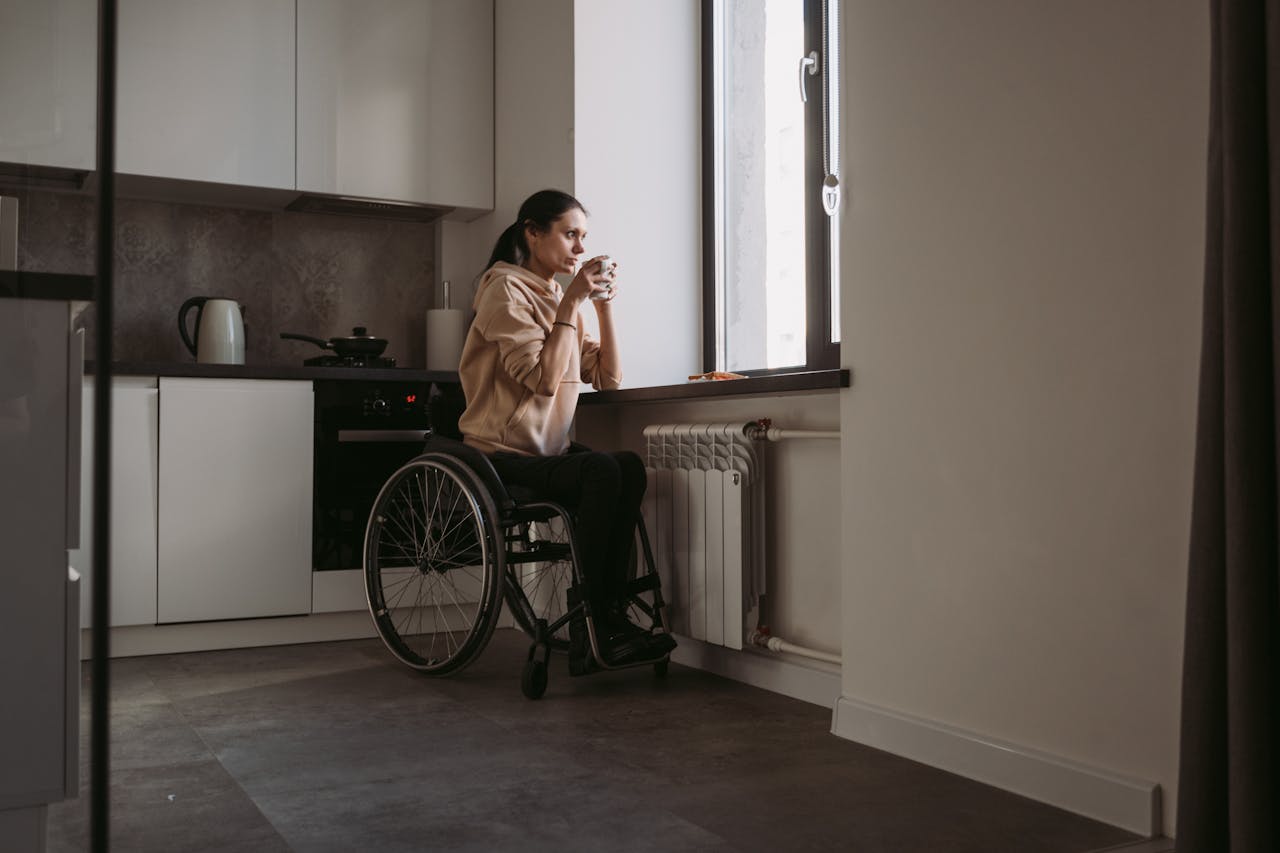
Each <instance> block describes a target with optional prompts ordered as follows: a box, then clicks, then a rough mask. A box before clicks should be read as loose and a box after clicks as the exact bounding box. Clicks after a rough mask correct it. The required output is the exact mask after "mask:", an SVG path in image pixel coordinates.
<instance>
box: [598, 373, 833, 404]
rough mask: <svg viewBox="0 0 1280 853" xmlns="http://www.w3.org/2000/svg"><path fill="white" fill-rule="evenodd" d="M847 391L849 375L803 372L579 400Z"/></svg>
mask: <svg viewBox="0 0 1280 853" xmlns="http://www.w3.org/2000/svg"><path fill="white" fill-rule="evenodd" d="M848 387H849V371H848V370H847V369H839V370H806V371H801V372H797V373H775V374H773V375H771V376H748V377H747V378H745V379H722V380H715V381H698V382H685V383H682V384H680V385H658V386H654V387H651V388H619V389H618V390H616V391H596V392H595V393H592V394H583V395H582V396H581V397H579V398H578V405H580V406H592V405H594V406H607V405H615V404H619V403H663V402H668V401H672V400H704V399H708V398H711V397H761V396H766V395H770V394H785V393H790V392H794V391H826V390H832V391H834V390H839V389H840V388H848Z"/></svg>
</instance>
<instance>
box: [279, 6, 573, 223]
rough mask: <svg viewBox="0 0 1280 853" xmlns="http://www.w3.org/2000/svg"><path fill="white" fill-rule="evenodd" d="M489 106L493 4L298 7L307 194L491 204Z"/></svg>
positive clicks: (301, 147) (301, 157) (301, 154)
mask: <svg viewBox="0 0 1280 853" xmlns="http://www.w3.org/2000/svg"><path fill="white" fill-rule="evenodd" d="M566 97H572V94H571V93H569V94H567V95H566ZM493 103H494V100H493V3H492V0H298V107H297V109H298V112H297V119H298V149H297V164H298V173H297V174H298V189H299V190H303V191H309V192H320V193H334V194H340V195H353V196H363V197H371V198H385V199H393V200H399V201H416V202H429V203H432V204H439V205H449V206H454V207H462V208H476V209H492V208H493Z"/></svg>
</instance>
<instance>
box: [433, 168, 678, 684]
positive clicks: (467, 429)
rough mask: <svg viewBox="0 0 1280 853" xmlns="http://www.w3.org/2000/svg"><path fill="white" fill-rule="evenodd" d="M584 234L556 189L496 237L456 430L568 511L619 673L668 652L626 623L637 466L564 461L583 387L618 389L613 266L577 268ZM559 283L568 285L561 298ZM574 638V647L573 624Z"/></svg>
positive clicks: (594, 261) (625, 456)
mask: <svg viewBox="0 0 1280 853" xmlns="http://www.w3.org/2000/svg"><path fill="white" fill-rule="evenodd" d="M586 236H587V212H586V210H585V209H584V208H583V206H582V204H581V202H579V201H578V200H577V199H575V198H574V197H573V196H571V195H569V194H567V193H563V192H560V191H558V190H542V191H541V192H536V193H534V194H533V195H531V196H530V197H529V198H528V199H526V200H525V202H524V204H522V205H521V206H520V212H519V215H518V216H517V217H516V221H515V222H514V223H512V224H511V225H510V226H509V227H508V228H507V229H506V230H505V231H503V232H502V235H501V236H500V237H499V238H498V241H497V244H496V245H495V246H494V249H493V254H492V256H491V257H490V258H489V268H488V270H487V271H486V272H485V273H484V275H483V276H481V278H480V281H479V284H478V285H477V288H476V296H475V301H474V303H473V307H474V309H475V319H474V320H473V321H472V323H471V329H470V331H469V332H468V333H467V339H466V342H465V343H464V344H463V348H462V359H461V364H460V365H459V368H458V371H459V374H460V376H461V379H462V390H463V393H464V394H465V396H466V399H467V408H466V410H465V411H464V412H463V413H462V417H461V418H459V420H458V427H459V429H460V430H461V431H462V435H463V440H464V441H466V443H467V444H469V445H471V446H472V447H475V448H477V449H479V450H481V451H482V452H484V453H486V454H489V456H490V458H491V459H492V461H493V467H494V468H495V469H496V470H497V472H498V476H499V477H501V478H502V480H503V481H504V482H505V483H508V484H510V485H519V486H524V487H526V488H529V489H531V490H533V491H535V492H536V493H537V494H539V495H540V496H543V497H545V498H546V499H547V500H552V501H555V502H557V503H560V504H562V505H564V506H567V507H570V508H573V509H574V510H575V511H576V522H575V545H576V550H577V554H578V558H579V560H580V561H581V563H582V566H581V569H582V573H583V576H584V578H585V581H586V586H587V593H588V595H589V600H590V604H591V613H592V617H593V621H594V623H595V626H596V631H597V639H598V640H599V642H600V645H601V649H600V652H601V654H602V655H603V656H604V657H605V659H606V662H607V663H622V662H625V660H627V659H628V658H633V657H634V658H641V657H654V656H657V655H661V654H664V653H665V652H667V651H670V649H671V648H673V647H674V645H675V643H674V641H673V640H671V638H670V636H669V635H666V634H661V635H651V634H649V632H647V631H645V630H643V629H642V628H640V627H638V626H636V625H633V624H631V623H630V622H629V621H628V620H627V618H626V616H625V604H624V593H625V590H624V587H625V584H626V568H627V562H628V555H629V551H630V547H631V542H632V538H633V537H634V535H635V523H636V522H635V519H636V517H637V516H638V514H639V511H640V499H641V498H642V497H643V496H644V489H645V473H644V464H643V463H642V462H641V461H640V457H639V456H637V455H636V454H634V453H630V452H626V451H623V452H617V453H601V452H584V453H569V452H568V451H569V428H570V426H571V425H572V423H573V415H574V410H575V408H576V407H577V403H578V390H579V385H580V384H581V383H583V382H588V383H590V384H591V385H592V386H593V387H595V388H597V389H608V388H617V387H618V385H619V383H620V382H621V377H622V368H621V364H620V362H619V358H618V350H617V345H616V341H615V336H614V327H613V300H614V299H615V298H616V297H617V295H618V292H619V288H618V286H617V281H616V275H617V266H618V265H617V264H615V263H611V262H609V260H608V258H607V257H605V256H603V255H597V256H595V257H593V258H591V259H589V260H588V261H586V262H585V263H582V264H579V260H580V258H581V257H582V255H583V254H585V252H586V249H585V248H584V247H583V243H584V241H585V240H586ZM557 273H563V274H565V275H572V276H573V280H572V281H571V282H570V284H569V286H568V287H567V288H565V289H563V290H562V289H561V287H560V285H559V284H558V283H557V282H556V281H555V279H554V276H555V275H556V274H557ZM575 273H576V275H575ZM587 302H590V303H591V304H592V305H593V306H594V307H595V311H596V318H597V320H598V321H599V328H600V340H599V341H598V342H597V341H595V340H593V339H592V338H591V337H590V336H588V335H587V334H586V333H585V331H584V330H583V327H582V323H581V317H580V310H581V308H582V306H583V304H584V303H587ZM570 630H571V633H573V634H574V635H575V636H574V640H575V642H574V645H575V646H580V644H581V635H580V628H579V626H577V625H571V626H570ZM582 652H583V650H582V649H580V648H579V649H577V654H582ZM575 663H580V661H575Z"/></svg>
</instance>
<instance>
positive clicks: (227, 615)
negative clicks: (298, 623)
mask: <svg viewBox="0 0 1280 853" xmlns="http://www.w3.org/2000/svg"><path fill="white" fill-rule="evenodd" d="M312 411H313V396H312V390H311V383H310V382H294V381H283V380H234V379H180V378H168V377H161V379H160V425H161V430H160V456H159V460H160V511H159V546H158V585H157V611H158V617H159V619H158V621H159V622H160V623H169V622H195V621H206V620H215V619H243V618H246V617H256V616H284V615H291V614H304V613H310V611H311V512H312V497H311V494H312V444H313V437H312V430H313V421H312Z"/></svg>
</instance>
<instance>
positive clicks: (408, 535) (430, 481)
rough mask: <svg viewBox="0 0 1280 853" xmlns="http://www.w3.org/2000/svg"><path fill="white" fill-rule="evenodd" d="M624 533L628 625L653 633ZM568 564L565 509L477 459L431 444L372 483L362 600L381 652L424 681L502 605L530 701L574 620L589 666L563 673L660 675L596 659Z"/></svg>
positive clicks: (445, 668) (578, 578) (664, 664)
mask: <svg viewBox="0 0 1280 853" xmlns="http://www.w3.org/2000/svg"><path fill="white" fill-rule="evenodd" d="M636 530H637V534H638V539H639V545H640V547H639V549H638V552H637V557H638V558H643V560H644V566H645V569H646V571H645V573H644V574H641V575H639V576H638V577H635V578H633V579H631V581H630V583H629V585H628V588H627V594H628V605H629V607H630V608H631V614H632V616H633V618H634V619H635V621H637V622H639V623H641V624H644V623H645V622H647V623H648V624H649V625H650V626H651V627H650V630H651V631H652V632H654V633H665V632H666V626H665V622H664V618H663V617H664V613H663V611H664V609H665V607H666V603H665V601H664V600H663V598H662V588H661V583H660V581H659V578H658V575H657V573H656V572H655V571H654V561H653V552H652V549H651V547H650V544H649V537H648V532H647V531H646V530H645V527H644V519H643V518H637V520H636ZM542 533H545V538H540V536H539V534H542ZM580 565H581V564H580V561H579V560H578V559H577V552H576V545H575V542H574V536H573V516H572V514H571V513H570V512H569V511H568V510H566V509H565V508H564V507H563V506H560V505H559V504H556V503H554V502H551V501H545V500H540V499H538V498H537V497H536V496H534V495H531V494H528V493H525V492H524V491H523V490H521V489H519V488H510V489H509V488H508V487H507V486H506V485H505V484H503V482H502V481H501V479H500V478H499V477H498V475H497V472H496V471H495V470H494V468H493V465H492V463H491V462H490V461H489V459H488V458H487V457H486V456H485V455H484V454H483V453H481V452H480V451H478V450H476V449H475V448H473V447H469V446H468V445H466V444H464V443H462V442H460V441H457V440H454V439H451V438H445V437H443V436H438V435H433V436H429V437H428V440H427V443H426V446H425V449H424V451H423V453H421V454H420V455H419V456H417V457H415V458H414V459H411V460H410V461H409V462H407V463H405V464H404V465H403V466H401V467H400V468H399V469H398V470H397V471H396V472H395V473H394V474H392V475H391V477H390V478H388V480H387V481H386V483H384V484H383V486H382V488H381V490H380V491H379V492H378V496H377V498H376V499H375V500H374V503H373V508H372V510H371V511H370V514H369V522H368V525H367V527H366V529H365V545H364V578H365V592H366V598H367V600H368V604H369V613H370V615H371V617H372V618H373V621H374V625H375V627H376V628H377V631H378V636H379V637H380V638H381V639H382V642H383V644H384V645H385V646H386V647H387V649H388V650H389V651H390V652H391V653H392V654H393V655H394V656H395V657H396V658H397V659H398V660H400V661H401V662H402V663H404V664H405V665H407V666H409V667H411V668H413V669H415V670H418V671H419V672H422V673H425V674H428V675H437V676H442V675H448V674H450V673H454V672H458V671H460V670H462V669H463V668H465V667H466V666H467V665H468V664H470V663H471V662H472V661H473V660H475V658H476V657H478V656H479V654H480V653H481V652H482V651H483V650H484V648H485V646H486V645H487V644H488V642H489V639H490V638H491V637H492V635H493V631H494V628H495V627H496V626H497V623H498V621H499V616H500V614H501V608H502V602H503V601H506V603H507V609H508V610H509V611H510V613H511V615H512V618H513V620H514V621H515V623H516V624H517V625H518V626H519V627H520V628H521V629H522V630H523V631H524V632H525V633H526V634H528V635H530V636H531V637H532V640H533V642H532V644H531V645H530V647H529V654H528V658H527V660H526V662H525V665H524V669H523V672H522V675H521V690H522V691H523V692H524V694H525V696H527V697H528V698H530V699H537V698H539V697H540V696H542V694H543V693H544V692H545V691H546V687H547V678H548V669H549V662H550V654H551V652H552V651H553V650H556V651H563V650H567V649H568V647H569V640H568V627H569V623H570V622H571V621H573V620H575V619H582V620H583V622H584V624H585V628H586V637H587V641H588V644H589V651H590V666H588V667H587V669H586V671H585V672H580V671H576V670H575V663H576V662H575V661H570V674H571V675H579V674H586V672H589V671H591V670H592V667H594V668H595V669H599V670H611V669H627V668H631V667H636V666H648V665H652V666H653V667H654V672H655V673H656V674H657V675H658V676H659V677H662V676H665V675H666V672H667V668H668V664H669V661H670V655H669V653H663V654H662V655H660V656H656V657H651V658H639V659H635V660H627V661H626V662H625V663H610V662H608V661H607V660H606V658H605V657H604V655H603V654H602V653H601V645H600V640H599V637H598V634H597V631H596V624H595V619H594V618H593V616H592V613H591V607H590V603H589V601H588V600H587V597H586V596H580V598H581V600H580V601H577V602H572V603H571V602H570V600H569V589H570V587H576V588H577V589H579V590H581V589H583V578H582V573H581V568H580ZM438 639H440V640H441V642H442V645H443V649H442V651H440V652H437V650H436V645H437V640H438Z"/></svg>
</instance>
